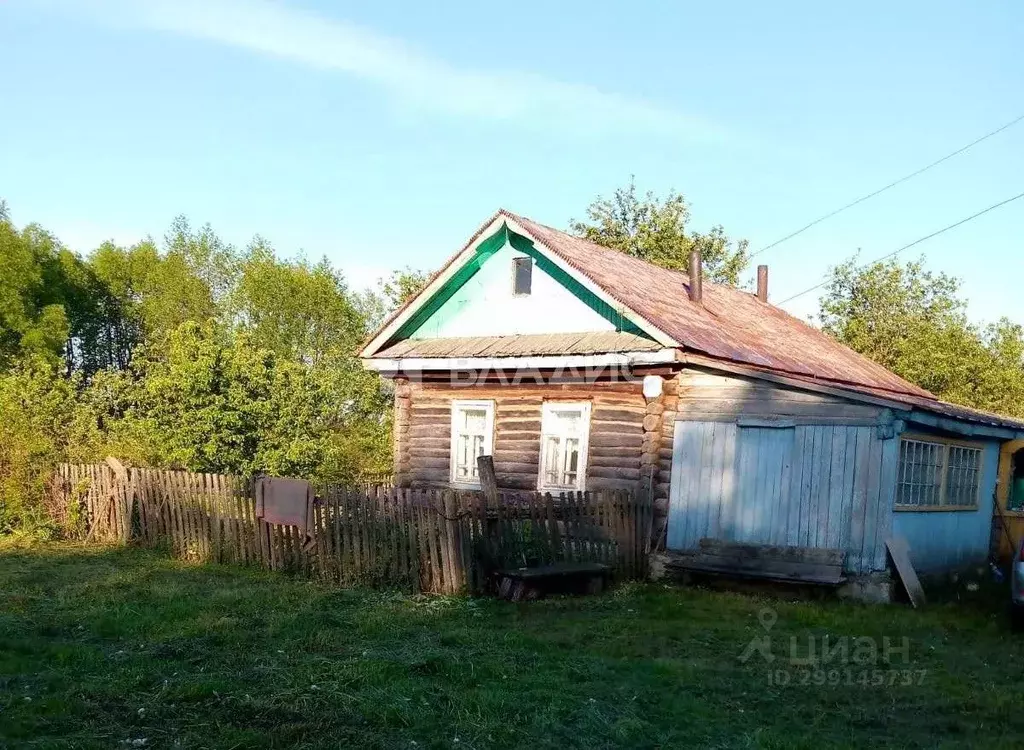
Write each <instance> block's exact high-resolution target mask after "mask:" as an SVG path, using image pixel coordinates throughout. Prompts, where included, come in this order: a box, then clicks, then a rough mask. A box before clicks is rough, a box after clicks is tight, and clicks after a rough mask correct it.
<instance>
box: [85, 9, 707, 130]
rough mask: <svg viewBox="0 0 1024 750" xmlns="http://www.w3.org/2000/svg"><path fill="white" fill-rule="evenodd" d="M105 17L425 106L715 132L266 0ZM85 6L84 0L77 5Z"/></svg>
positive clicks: (608, 96)
mask: <svg viewBox="0 0 1024 750" xmlns="http://www.w3.org/2000/svg"><path fill="white" fill-rule="evenodd" d="M85 7H87V8H89V10H91V12H92V14H93V15H97V16H99V17H101V18H103V19H105V20H107V21H109V22H112V23H117V24H119V25H127V26H129V27H134V28H144V29H149V30H153V31H160V32H169V33H175V34H180V35H184V36H188V37H192V38H197V39H203V40H207V41H210V42H214V43H218V44H224V45H229V46H232V47H238V48H241V49H247V50H251V51H253V52H257V53H260V54H264V55H269V56H273V57H277V58H280V59H283V60H290V61H292V62H294V63H298V64H301V65H307V66H309V67H313V68H318V69H322V70H333V71H337V72H339V73H342V74H345V75H349V76H351V77H353V78H356V79H359V80H362V81H364V82H366V83H369V84H373V85H376V86H379V87H381V88H382V89H384V90H386V91H387V92H389V93H390V94H391V95H393V96H394V97H396V98H397V99H398V100H399V101H401V102H404V103H407V104H410V105H413V106H416V107H417V108H420V109H422V110H426V111H430V112H436V113H439V114H444V115H457V116H463V117H472V118H476V119H481V120H497V121H515V122H517V123H521V122H525V123H528V124H540V125H541V126H543V127H547V126H549V125H560V126H563V127H570V128H571V129H572V130H574V131H590V132H603V131H615V132H642V133H660V134H665V135H672V136H676V137H686V138H691V139H700V140H706V139H717V138H719V137H721V135H722V133H721V132H720V131H719V130H718V129H717V128H714V127H712V126H711V125H710V124H708V123H704V122H702V121H700V120H699V119H697V118H693V117H689V116H686V115H683V114H681V113H678V112H675V111H673V110H671V109H668V108H664V107H660V106H658V105H656V104H652V103H648V102H645V101H643V100H641V99H636V98H633V97H629V96H625V95H621V94H616V93H609V92H605V91H602V90H600V89H598V88H595V87H593V86H589V85H583V84H575V83H564V82H560V81H555V80H552V79H549V78H546V77H543V76H539V75H533V74H528V73H521V72H513V71H499V70H493V71H476V70H464V69H460V68H457V67H455V66H453V65H450V64H448V63H446V62H445V61H443V60H440V59H437V58H434V57H431V56H429V55H426V54H422V53H420V52H418V51H417V50H415V49H414V48H412V47H411V46H410V45H408V44H406V43H404V42H403V41H401V40H399V39H394V38H390V37H387V36H384V35H382V34H379V33H377V32H376V31H373V30H372V29H368V28H364V27H360V26H357V25H354V24H350V23H346V22H342V21H337V20H332V19H328V18H325V17H323V16H320V15H317V14H314V13H311V12H309V11H305V10H302V9H298V8H294V7H289V6H287V5H283V4H281V3H278V2H270V1H268V0H245V1H244V2H243V1H242V0H149V1H148V2H123V1H118V0H113V1H112V2H108V1H106V0H96V1H95V2H91V3H88V4H87V5H86V6H85ZM77 8H78V9H79V10H81V9H82V8H83V6H81V5H78V6H77Z"/></svg>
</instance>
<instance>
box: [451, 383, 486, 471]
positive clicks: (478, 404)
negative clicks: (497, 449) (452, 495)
mask: <svg viewBox="0 0 1024 750" xmlns="http://www.w3.org/2000/svg"><path fill="white" fill-rule="evenodd" d="M470 409H473V410H478V409H483V410H484V412H485V413H486V418H485V422H484V436H483V437H484V455H485V456H490V455H493V453H494V402H493V401H487V400H479V399H477V400H473V399H459V400H455V401H452V413H451V435H450V440H451V442H450V453H449V458H448V479H449V481H450V482H451V484H452V486H453V487H460V488H464V489H473V490H476V489H480V482H479V480H477V481H475V482H473V481H466V480H465V479H459V478H457V472H456V469H457V468H458V463H457V456H456V454H457V452H458V446H459V440H458V439H459V426H458V425H459V419H458V416H459V413H460V412H461V411H463V410H470Z"/></svg>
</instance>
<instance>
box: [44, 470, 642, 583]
mask: <svg viewBox="0 0 1024 750" xmlns="http://www.w3.org/2000/svg"><path fill="white" fill-rule="evenodd" d="M113 464H115V465H116V466H115V465H111V464H90V465H63V466H61V467H59V470H58V472H57V476H56V477H55V481H53V482H52V483H51V486H52V491H53V492H54V493H55V495H56V498H55V499H52V500H51V503H52V504H53V505H61V504H64V507H71V506H75V507H76V508H77V509H78V511H79V513H80V514H81V516H82V517H84V518H85V519H86V524H85V527H86V528H85V529H84V530H83V532H82V533H83V534H84V535H85V536H86V537H87V538H90V539H95V540H101V541H118V542H122V543H129V542H131V543H139V544H145V545H148V546H162V547H165V548H167V549H169V550H170V551H171V553H172V554H173V555H174V556H176V557H179V558H182V559H188V560H196V561H204V562H219V563H231V564H240V565H253V566H259V567H263V568H267V569H270V570H284V571H292V572H295V573H298V574H302V575H306V576H310V577H314V578H318V579H321V580H324V581H329V582H333V583H337V584H341V585H346V586H351V585H369V586H380V587H400V588H403V589H405V590H409V591H422V592H434V593H455V592H461V591H468V592H472V593H482V592H485V591H487V590H488V586H489V584H490V579H491V574H492V572H493V571H494V570H497V569H500V568H507V567H522V566H532V565H541V564H545V563H550V562H560V561H576V562H584V561H586V562H602V563H606V564H608V565H610V566H611V567H612V569H613V571H614V574H615V575H616V577H618V578H620V579H632V578H643V577H645V576H646V574H647V564H648V563H647V560H648V553H649V552H650V538H651V527H652V525H653V505H652V503H651V501H650V499H649V498H643V497H640V498H638V497H636V496H634V495H632V494H631V493H627V492H580V493H564V494H561V495H558V496H553V495H550V494H539V493H509V494H506V493H499V495H498V496H497V497H492V498H491V499H490V500H488V499H487V498H485V496H484V494H483V493H480V492H456V491H453V490H440V489H429V490H428V489H406V488H396V487H390V486H382V485H378V486H366V487H362V488H352V487H341V486H337V485H332V486H326V487H320V488H318V490H317V497H316V501H315V502H314V505H313V523H312V528H311V529H307V530H305V533H303V531H300V529H299V528H297V527H294V526H280V525H276V524H270V523H267V522H266V521H264V520H263V519H261V518H257V517H256V503H255V497H254V486H253V482H252V481H251V480H248V479H245V478H242V477H236V476H229V475H222V474H198V473H189V472H184V471H166V470H158V469H124V468H123V467H120V464H118V463H117V462H116V461H115V462H113ZM119 469H120V470H119Z"/></svg>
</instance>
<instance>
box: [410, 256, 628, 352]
mask: <svg viewBox="0 0 1024 750" xmlns="http://www.w3.org/2000/svg"><path fill="white" fill-rule="evenodd" d="M525 257H528V256H526V255H524V254H523V253H521V252H519V251H517V250H515V249H513V248H512V246H511V245H508V244H506V245H505V246H504V247H503V248H501V249H500V250H498V251H497V252H496V253H494V255H492V256H491V257H490V258H488V259H487V260H486V261H485V262H484V264H483V265H482V266H481V267H480V270H478V271H477V272H476V273H475V274H474V275H473V277H472V278H470V279H469V281H467V282H466V283H465V284H463V285H462V287H460V288H459V289H458V290H457V291H456V292H455V294H453V295H452V297H451V298H450V299H448V300H447V301H446V302H445V303H444V304H443V305H442V306H441V307H440V308H438V310H437V311H436V312H434V314H433V315H431V316H430V317H429V318H428V319H427V320H426V321H424V323H423V324H422V325H421V326H420V327H419V328H418V329H417V331H416V332H415V333H414V334H413V337H414V338H417V339H429V338H453V337H457V336H514V335H517V334H536V333H584V332H591V331H614V330H616V328H615V326H614V325H613V324H612V323H611V321H609V320H607V319H606V318H604V317H603V316H601V315H599V314H598V313H596V312H595V311H594V310H593V309H591V308H590V307H589V306H587V305H586V304H585V303H584V302H582V301H581V300H579V299H578V298H577V297H576V296H575V295H573V293H572V292H570V291H569V290H568V289H566V288H565V287H564V286H562V285H561V284H560V283H558V282H557V281H556V280H555V279H554V278H552V277H551V276H550V275H548V274H547V273H545V272H544V271H542V270H541V269H540V268H539V267H538V266H537V264H536V263H534V264H533V286H532V290H531V293H530V294H527V295H518V296H517V295H514V294H513V293H512V260H513V259H514V258H525Z"/></svg>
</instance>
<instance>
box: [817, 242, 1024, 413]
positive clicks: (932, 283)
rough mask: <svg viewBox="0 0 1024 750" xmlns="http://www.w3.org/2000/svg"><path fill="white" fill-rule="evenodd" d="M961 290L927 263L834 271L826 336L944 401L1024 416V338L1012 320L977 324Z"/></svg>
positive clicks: (824, 312)
mask: <svg viewBox="0 0 1024 750" xmlns="http://www.w3.org/2000/svg"><path fill="white" fill-rule="evenodd" d="M959 292H960V282H959V281H958V280H957V279H955V278H953V277H951V276H948V275H946V274H943V273H933V272H931V271H928V270H926V269H925V267H924V264H923V262H922V261H921V260H917V261H910V262H908V263H906V264H900V263H899V262H897V261H896V260H890V261H887V262H884V263H874V264H872V265H868V266H865V267H860V266H858V265H857V263H856V259H851V260H849V261H847V262H846V263H843V264H841V265H839V266H837V267H836V268H834V269H832V271H831V276H830V279H829V282H828V285H827V287H826V291H825V294H824V296H823V297H822V298H821V300H820V306H821V307H820V310H821V311H820V315H819V318H820V322H821V325H822V328H823V330H824V331H825V332H826V333H829V334H830V335H832V336H834V337H835V338H837V339H838V340H839V341H841V342H842V343H844V344H846V345H847V346H849V347H851V348H852V349H854V350H856V351H858V352H860V353H861V354H864V355H866V356H868V357H870V358H871V359H873V360H874V361H876V362H878V363H879V364H881V365H884V366H885V367H887V368H889V369H890V370H892V371H893V372H895V373H897V374H898V375H901V376H902V377H904V378H906V379H907V380H909V381H910V382H912V383H916V384H917V385H920V386H921V387H922V388H926V389H927V390H929V391H931V392H932V393H934V394H936V395H937V396H939V397H940V398H942V399H945V400H948V401H953V402H955V403H960V404H964V405H966V406H972V407H975V408H980V409H989V410H993V411H1000V412H1003V413H1007V414H1018V415H1021V414H1024V369H1022V361H1021V354H1022V352H1024V336H1022V330H1021V327H1020V326H1017V325H1014V324H1012V323H1010V322H1009V321H1007V320H1003V321H1000V322H999V323H997V324H995V325H993V326H989V327H988V328H982V327H980V326H978V325H976V324H974V323H972V322H971V321H970V320H969V319H968V317H967V312H966V307H967V306H966V302H965V301H964V300H963V299H962V298H961V297H960V296H959Z"/></svg>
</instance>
